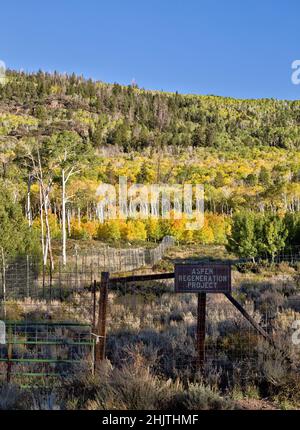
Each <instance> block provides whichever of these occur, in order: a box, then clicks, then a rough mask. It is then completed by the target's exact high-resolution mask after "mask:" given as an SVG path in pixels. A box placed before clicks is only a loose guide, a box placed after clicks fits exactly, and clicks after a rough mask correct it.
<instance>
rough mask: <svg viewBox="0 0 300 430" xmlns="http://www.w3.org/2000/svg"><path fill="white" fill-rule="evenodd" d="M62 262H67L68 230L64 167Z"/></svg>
mask: <svg viewBox="0 0 300 430" xmlns="http://www.w3.org/2000/svg"><path fill="white" fill-rule="evenodd" d="M61 218H62V220H61V221H62V223H61V225H62V262H63V265H64V266H65V265H66V264H67V232H66V180H65V170H64V169H62V214H61Z"/></svg>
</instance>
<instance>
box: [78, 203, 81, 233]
mask: <svg viewBox="0 0 300 430" xmlns="http://www.w3.org/2000/svg"><path fill="white" fill-rule="evenodd" d="M77 210H78V227H79V228H80V227H81V212H80V207H78V208H77Z"/></svg>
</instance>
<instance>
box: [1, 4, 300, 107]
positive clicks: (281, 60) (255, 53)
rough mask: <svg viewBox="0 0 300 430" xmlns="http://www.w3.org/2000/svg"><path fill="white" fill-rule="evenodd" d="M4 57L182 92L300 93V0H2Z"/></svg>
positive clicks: (24, 65) (26, 65)
mask: <svg viewBox="0 0 300 430" xmlns="http://www.w3.org/2000/svg"><path fill="white" fill-rule="evenodd" d="M0 10H1V25H0V59H1V60H4V61H5V63H6V65H7V67H9V68H12V69H17V70H20V69H23V70H26V71H32V70H38V69H42V70H47V71H54V70H58V71H60V72H68V73H71V72H75V73H77V74H83V75H84V76H85V77H91V78H93V79H99V80H102V81H106V82H118V83H121V84H129V83H130V82H131V80H132V79H135V80H136V82H137V84H138V85H139V86H140V87H144V88H148V89H158V90H161V89H162V90H165V91H178V92H180V93H194V94H216V95H224V96H232V97H241V98H259V97H274V98H287V99H300V85H298V86H296V85H293V84H292V82H291V63H292V61H293V60H296V59H300V30H299V29H300V2H299V0H285V1H283V0H260V1H259V0H243V1H241V0H239V1H238V0H223V1H221V0H198V1H197V0H148V1H142V0H140V1H137V0H123V1H122V0H106V1H101V0H98V1H96V0H85V1H82V0H69V1H67V0H60V1H58V0H51V1H41V0H38V1H37V0H26V1H24V0H23V1H16V0H11V1H10V2H1V9H0Z"/></svg>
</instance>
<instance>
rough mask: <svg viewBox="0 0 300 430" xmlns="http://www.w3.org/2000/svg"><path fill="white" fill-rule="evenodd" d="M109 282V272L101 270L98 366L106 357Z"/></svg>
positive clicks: (96, 362) (96, 359)
mask: <svg viewBox="0 0 300 430" xmlns="http://www.w3.org/2000/svg"><path fill="white" fill-rule="evenodd" d="M108 283H109V272H101V282H100V297H99V316H98V327H97V336H98V342H97V344H96V350H95V366H96V367H97V366H98V365H99V363H100V362H101V361H102V360H104V358H105V343H106V313H107V299H108Z"/></svg>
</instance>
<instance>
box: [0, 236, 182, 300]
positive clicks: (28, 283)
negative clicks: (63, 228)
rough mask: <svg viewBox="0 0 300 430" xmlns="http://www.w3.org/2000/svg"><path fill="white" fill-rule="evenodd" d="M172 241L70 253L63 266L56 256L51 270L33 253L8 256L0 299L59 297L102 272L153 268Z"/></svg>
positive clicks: (88, 282)
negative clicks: (142, 246)
mask: <svg viewBox="0 0 300 430" xmlns="http://www.w3.org/2000/svg"><path fill="white" fill-rule="evenodd" d="M174 243H175V241H174V238H173V237H171V236H165V237H164V239H163V240H162V242H161V243H160V244H159V245H158V246H157V247H155V248H128V249H122V248H119V249H117V248H111V247H109V246H107V247H104V248H102V249H101V251H98V252H97V253H91V254H88V253H86V254H81V255H79V254H75V255H72V256H69V257H68V261H67V264H66V265H64V264H63V263H62V259H61V258H60V257H58V258H57V261H56V262H55V269H54V271H50V270H45V269H44V268H43V266H42V263H41V261H40V260H39V259H37V258H35V257H32V256H25V257H17V258H10V259H7V260H5V261H4V262H3V261H2V264H1V276H0V299H2V300H4V301H6V300H9V299H11V298H26V297H27V298H32V297H34V298H43V299H56V298H58V299H61V298H62V297H63V296H64V294H66V293H67V292H68V291H77V292H80V291H81V290H82V289H83V288H86V287H87V286H88V285H90V284H91V283H92V282H93V280H94V279H96V280H100V277H101V272H102V271H108V272H111V273H117V272H130V271H133V270H136V269H139V268H142V267H147V266H148V267H152V266H153V265H154V264H155V263H157V262H158V261H159V260H160V259H161V258H162V257H163V255H164V254H165V252H166V250H167V249H168V248H169V247H170V246H172V245H174Z"/></svg>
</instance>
